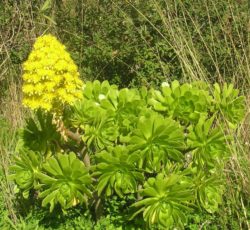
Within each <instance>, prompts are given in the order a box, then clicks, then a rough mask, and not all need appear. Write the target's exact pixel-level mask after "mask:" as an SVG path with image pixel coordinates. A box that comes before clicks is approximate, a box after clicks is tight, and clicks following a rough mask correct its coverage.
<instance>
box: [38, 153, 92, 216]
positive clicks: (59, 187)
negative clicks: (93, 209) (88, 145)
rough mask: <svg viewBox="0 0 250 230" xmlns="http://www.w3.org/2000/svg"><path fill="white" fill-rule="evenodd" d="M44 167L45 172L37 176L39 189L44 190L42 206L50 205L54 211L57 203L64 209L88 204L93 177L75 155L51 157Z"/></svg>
mask: <svg viewBox="0 0 250 230" xmlns="http://www.w3.org/2000/svg"><path fill="white" fill-rule="evenodd" d="M42 167H43V171H42V172H37V174H36V176H37V178H38V179H39V181H40V184H39V185H38V187H39V188H40V187H41V189H42V192H41V193H40V194H39V197H41V198H43V201H42V206H46V205H47V204H50V211H52V210H53V209H54V207H55V205H56V204H57V203H59V204H60V205H61V207H62V208H63V209H67V208H70V207H72V206H75V205H77V204H78V203H85V204H87V200H88V197H91V191H90V190H89V186H90V184H91V177H90V175H89V174H88V170H87V169H86V168H85V166H84V164H83V163H82V162H81V161H80V160H79V159H78V158H76V155H75V154H74V153H69V154H68V155H63V154H58V155H57V156H55V157H51V158H50V159H48V160H47V161H46V162H45V163H44V164H43V166H42Z"/></svg>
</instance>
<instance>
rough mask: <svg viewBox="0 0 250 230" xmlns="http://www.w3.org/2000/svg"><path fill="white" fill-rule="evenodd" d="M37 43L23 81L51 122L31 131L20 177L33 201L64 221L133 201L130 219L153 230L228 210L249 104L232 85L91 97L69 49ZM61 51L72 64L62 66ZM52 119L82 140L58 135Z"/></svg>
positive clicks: (91, 88)
mask: <svg viewBox="0 0 250 230" xmlns="http://www.w3.org/2000/svg"><path fill="white" fill-rule="evenodd" d="M38 41H39V42H38V45H36V46H35V48H34V50H35V52H33V54H32V55H31V57H30V58H29V59H28V62H27V63H26V64H25V74H28V75H29V77H30V79H31V80H30V81H29V78H28V76H27V75H24V87H23V91H24V92H23V93H24V104H25V105H26V106H29V105H30V108H31V109H33V110H35V111H36V110H37V109H38V108H40V109H41V110H42V111H43V112H42V114H40V115H39V112H36V113H35V116H34V118H32V119H33V120H31V121H30V122H28V123H27V124H26V127H24V130H25V132H23V133H22V134H23V135H20V142H19V143H22V144H20V145H19V148H17V150H18V154H17V156H16V158H15V160H14V166H13V170H12V173H13V176H12V178H13V179H14V181H15V183H16V185H17V187H18V188H19V191H20V192H21V193H22V194H23V195H24V196H25V198H28V197H29V196H28V195H29V194H31V193H30V191H32V190H35V191H36V192H37V194H38V196H36V197H35V199H40V200H41V203H42V206H44V207H47V206H48V205H49V206H50V210H51V211H53V210H54V208H55V206H60V207H61V208H62V210H64V211H65V210H67V209H68V208H72V207H75V205H77V204H78V205H83V204H85V205H84V206H85V207H87V208H89V206H88V205H86V204H90V205H92V204H94V203H97V202H99V205H96V204H95V207H98V209H101V207H102V208H103V209H104V210H106V209H105V207H103V205H104V204H103V205H101V204H100V203H101V202H102V201H103V200H107V199H112V197H113V196H119V199H123V197H125V196H132V197H133V199H132V200H136V202H135V203H134V204H132V206H131V209H130V210H131V213H130V214H131V215H133V214H135V215H136V216H137V217H138V218H141V220H143V221H144V222H145V223H146V226H148V228H149V229H150V228H152V227H154V226H156V228H158V229H161V228H162V229H174V228H178V229H182V228H184V226H185V223H186V222H187V219H186V217H185V214H186V213H187V212H189V211H190V208H192V209H195V210H197V211H199V210H205V211H207V212H209V213H213V212H216V211H217V210H218V209H219V206H220V204H221V203H222V202H223V196H222V195H223V189H224V187H223V185H224V181H225V179H224V177H223V176H221V177H219V178H218V177H217V175H223V169H224V165H225V164H226V161H227V160H228V159H229V157H230V152H229V151H228V146H227V144H228V143H229V142H233V140H234V138H232V137H230V135H228V133H230V132H227V134H226V135H225V133H226V132H225V129H226V128H228V127H229V128H235V127H236V126H237V124H239V122H240V120H241V118H242V116H243V115H244V98H243V97H242V96H238V92H237V91H235V89H232V86H231V85H230V86H227V85H226V86H224V89H225V90H226V92H225V93H222V92H220V91H219V89H218V86H217V85H215V86H214V87H215V90H211V91H210V89H212V88H213V87H204V85H207V84H202V83H197V84H196V83H190V84H189V83H184V84H180V83H179V82H177V81H174V82H172V83H170V84H169V85H166V84H165V85H163V86H162V88H161V89H160V90H156V89H150V90H147V89H145V88H142V89H128V88H125V89H119V87H118V86H115V85H110V84H109V83H108V82H107V81H105V82H102V83H101V82H99V81H94V82H87V83H86V84H85V85H84V87H82V83H80V82H79V81H80V80H79V79H78V74H77V73H76V67H75V66H73V65H72V62H71V61H69V63H71V64H70V65H69V66H64V64H63V63H64V62H65V60H69V55H66V54H65V49H64V47H61V46H60V45H58V41H56V40H55V39H51V37H50V36H49V37H45V38H43V39H39V40H38ZM53 47H54V48H55V47H59V48H60V49H59V48H58V50H60V51H62V53H64V55H62V57H54V56H53V55H58V53H57V52H56V51H53V52H51V53H50V52H49V51H50V49H51V48H53ZM40 51H41V54H39V52H40ZM50 54H51V55H52V56H49V55H50ZM46 55H47V56H46ZM45 56H46V57H47V59H46V60H43V58H44V57H45ZM64 56H65V60H61V58H64ZM53 58H55V59H56V60H58V63H57V62H56V63H54V62H52V59H53ZM32 61H36V63H37V64H39V63H40V64H39V68H36V66H33V64H32ZM50 61H51V62H50ZM47 62H49V63H47ZM30 65H31V66H30ZM47 70H51V71H52V72H53V73H51V71H47ZM52 83H53V84H52ZM57 83H58V84H57ZM27 85H28V86H27ZM72 85H74V86H72ZM52 86H53V87H55V88H53V87H52ZM29 87H31V88H32V89H31V88H29ZM49 87H52V88H49ZM49 89H51V90H52V91H49ZM214 91H215V92H214ZM43 92H45V93H46V94H48V95H49V94H50V93H53V92H54V93H55V95H56V96H53V97H51V95H49V97H47V98H46V97H43V96H42V95H40V94H41V93H43ZM80 94H81V96H80ZM44 95H45V94H44ZM37 99H38V100H37ZM231 99H232V100H233V101H230V100H231ZM25 100H26V101H25ZM35 103H38V104H35ZM227 103H229V104H227ZM58 106H59V107H58ZM65 110H67V113H64V112H65ZM53 114H56V115H57V114H60V116H61V120H63V121H64V122H65V124H67V129H68V131H71V132H72V131H74V133H71V135H69V134H70V132H64V133H63V132H60V133H57V130H58V126H55V125H53V124H52V123H53V120H54V119H53V117H54V115H53ZM65 114H67V115H65ZM221 117H224V118H226V119H224V120H223V119H221ZM218 119H219V120H218ZM218 121H219V122H218ZM223 122H225V125H223V124H224V123H223ZM228 122H230V123H232V124H233V126H232V125H230V124H229V123H228ZM227 124H229V125H227ZM60 134H61V135H62V134H63V135H68V137H70V138H68V139H65V138H64V140H63V138H61V137H60ZM74 136H77V141H74V140H73V139H72V138H73V137H74ZM71 139H72V140H71ZM22 148H25V149H26V152H24V151H22ZM89 201H91V202H89ZM130 205H131V204H127V206H128V207H129V206H130ZM90 210H91V213H93V214H94V213H95V212H97V211H98V213H103V212H102V211H100V210H95V209H94V208H90ZM92 210H95V211H94V212H93V211H92ZM135 215H134V216H135ZM96 216H97V215H96ZM131 221H133V220H131ZM144 227H145V226H144Z"/></svg>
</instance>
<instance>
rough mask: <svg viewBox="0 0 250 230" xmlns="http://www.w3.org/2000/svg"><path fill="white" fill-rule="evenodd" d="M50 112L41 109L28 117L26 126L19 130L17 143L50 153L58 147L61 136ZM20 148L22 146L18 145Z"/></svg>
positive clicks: (43, 152)
mask: <svg viewBox="0 0 250 230" xmlns="http://www.w3.org/2000/svg"><path fill="white" fill-rule="evenodd" d="M52 119H53V116H52V114H49V113H45V112H43V111H42V110H38V111H36V112H35V118H28V119H27V121H26V123H27V124H26V126H25V128H24V129H22V130H21V132H20V135H21V137H20V140H22V142H21V143H19V145H23V146H24V147H25V148H29V149H30V150H32V151H39V152H40V153H42V154H50V153H51V151H56V150H57V149H58V146H57V145H58V144H59V142H60V141H61V136H60V134H59V133H58V132H57V129H56V125H55V124H53V122H52ZM20 148H22V147H21V146H20Z"/></svg>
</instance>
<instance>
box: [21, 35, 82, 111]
mask: <svg viewBox="0 0 250 230" xmlns="http://www.w3.org/2000/svg"><path fill="white" fill-rule="evenodd" d="M23 70H24V74H23V81H24V85H23V88H22V89H23V104H24V105H25V106H27V107H29V108H31V109H39V108H41V109H44V110H46V111H51V110H52V111H54V112H55V111H56V112H58V111H60V110H61V109H62V108H63V106H64V105H65V104H72V103H74V101H75V100H77V99H80V98H81V97H82V87H83V82H82V81H81V79H80V78H79V73H78V71H77V66H76V65H75V63H74V62H73V60H72V59H71V57H70V55H69V53H68V52H67V51H66V49H65V46H64V45H62V44H61V43H60V42H59V41H58V40H57V39H56V38H55V37H54V36H52V35H50V34H49V35H44V36H41V37H39V38H37V40H36V42H35V44H34V46H33V50H32V51H31V53H30V55H29V57H28V60H27V61H26V62H25V63H24V64H23Z"/></svg>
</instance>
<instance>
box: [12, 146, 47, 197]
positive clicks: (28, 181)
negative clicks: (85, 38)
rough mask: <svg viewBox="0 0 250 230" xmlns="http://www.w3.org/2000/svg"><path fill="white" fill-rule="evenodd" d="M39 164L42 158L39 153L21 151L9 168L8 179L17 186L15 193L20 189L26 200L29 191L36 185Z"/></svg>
mask: <svg viewBox="0 0 250 230" xmlns="http://www.w3.org/2000/svg"><path fill="white" fill-rule="evenodd" d="M41 164H42V156H41V155H40V154H39V153H35V152H33V151H27V150H25V149H23V150H21V151H20V152H19V155H18V156H16V157H15V165H12V166H11V168H10V169H11V171H12V174H11V176H10V179H13V180H14V181H15V183H16V184H17V185H18V188H17V192H18V191H19V189H20V190H21V191H22V195H23V197H24V198H26V199H27V198H28V197H29V195H30V194H29V193H30V190H31V189H34V187H35V186H36V185H37V178H36V174H37V173H38V171H39V170H40V169H41Z"/></svg>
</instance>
